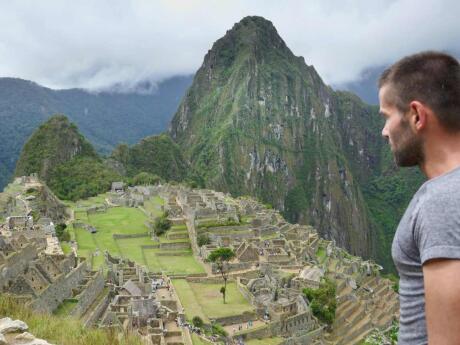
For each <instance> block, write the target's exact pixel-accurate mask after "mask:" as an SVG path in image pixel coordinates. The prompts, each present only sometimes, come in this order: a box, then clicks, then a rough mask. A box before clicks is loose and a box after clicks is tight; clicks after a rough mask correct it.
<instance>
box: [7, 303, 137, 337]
mask: <svg viewBox="0 0 460 345" xmlns="http://www.w3.org/2000/svg"><path fill="white" fill-rule="evenodd" d="M0 315H8V316H9V317H11V318H12V319H19V320H22V321H24V322H25V323H26V324H27V325H28V326H29V332H30V333H32V334H33V335H34V336H36V337H37V338H42V339H46V340H47V341H49V342H50V343H53V344H59V345H141V344H142V342H141V340H140V338H137V337H134V336H130V335H125V336H123V337H122V339H121V340H120V339H118V336H117V334H116V331H110V330H103V329H93V328H86V327H84V325H83V324H82V323H81V322H80V321H79V320H77V319H72V318H65V317H61V316H57V315H48V314H41V313H37V312H35V311H32V310H31V309H29V308H27V307H26V306H25V305H24V303H18V302H17V301H16V300H14V298H12V297H10V296H8V295H1V294H0Z"/></svg>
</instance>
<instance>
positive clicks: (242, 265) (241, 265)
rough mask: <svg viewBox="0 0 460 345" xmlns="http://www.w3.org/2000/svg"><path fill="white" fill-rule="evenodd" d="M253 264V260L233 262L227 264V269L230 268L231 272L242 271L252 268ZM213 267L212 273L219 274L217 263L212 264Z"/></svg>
mask: <svg viewBox="0 0 460 345" xmlns="http://www.w3.org/2000/svg"><path fill="white" fill-rule="evenodd" d="M252 266H253V263H252V262H231V263H230V264H228V265H227V266H226V269H228V270H229V272H232V271H242V270H247V269H250V268H251V267H252ZM211 269H212V274H217V273H218V272H217V271H218V268H217V265H216V264H215V263H212V264H211Z"/></svg>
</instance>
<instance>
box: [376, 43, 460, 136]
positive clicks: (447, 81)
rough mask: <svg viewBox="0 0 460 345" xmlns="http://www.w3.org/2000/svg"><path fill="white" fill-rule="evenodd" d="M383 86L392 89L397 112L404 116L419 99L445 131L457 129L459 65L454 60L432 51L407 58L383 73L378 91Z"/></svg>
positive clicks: (459, 89)
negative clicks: (430, 110) (388, 85)
mask: <svg viewBox="0 0 460 345" xmlns="http://www.w3.org/2000/svg"><path fill="white" fill-rule="evenodd" d="M386 84H390V85H391V86H392V88H393V91H394V94H393V101H394V105H395V106H396V107H397V108H398V110H400V111H402V112H404V113H405V112H407V111H408V110H409V103H410V102H412V101H414V100H418V101H420V102H422V103H424V104H426V105H427V106H429V107H430V108H431V109H432V110H433V111H434V113H435V114H436V116H437V117H438V119H439V121H440V122H441V124H442V125H443V126H444V127H445V128H447V129H450V130H460V64H459V62H458V61H457V59H455V58H454V57H452V56H450V55H448V54H445V53H441V52H435V51H427V52H422V53H418V54H414V55H410V56H406V57H405V58H403V59H401V60H399V61H398V62H396V63H395V64H394V65H392V66H390V67H389V68H387V69H386V70H385V71H384V72H383V73H382V75H381V76H380V79H379V88H381V87H382V86H384V85H386Z"/></svg>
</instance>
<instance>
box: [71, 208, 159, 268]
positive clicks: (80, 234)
mask: <svg viewBox="0 0 460 345" xmlns="http://www.w3.org/2000/svg"><path fill="white" fill-rule="evenodd" d="M146 219H147V218H146V216H145V215H144V213H143V212H142V211H140V210H139V209H137V208H128V207H114V208H109V209H108V210H107V212H106V213H96V214H92V215H89V216H88V220H87V221H86V222H87V223H88V224H91V225H93V226H94V227H96V229H97V233H95V234H91V233H89V232H88V231H86V230H85V229H81V228H77V229H74V234H75V239H76V240H77V242H78V253H79V255H81V256H85V257H88V258H89V257H90V254H91V253H93V252H95V251H96V249H99V251H100V255H99V256H97V257H94V261H93V269H95V268H98V267H100V265H101V264H103V261H104V260H103V259H104V257H103V252H104V250H108V251H109V252H110V253H111V254H113V255H119V256H125V257H127V258H131V259H133V260H136V261H138V262H139V264H141V265H144V264H145V263H144V262H143V260H142V252H141V248H140V246H141V245H145V244H152V243H153V242H152V241H151V240H150V238H149V237H141V238H135V239H123V240H117V241H115V240H114V239H113V237H112V235H113V234H136V233H145V232H147V231H148V229H147V227H146V226H145V225H144V221H145V220H146ZM120 241H122V242H120ZM120 243H121V245H120ZM122 247H123V248H124V249H123V250H121V249H120V248H122Z"/></svg>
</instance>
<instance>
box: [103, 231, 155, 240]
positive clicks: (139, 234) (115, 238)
mask: <svg viewBox="0 0 460 345" xmlns="http://www.w3.org/2000/svg"><path fill="white" fill-rule="evenodd" d="M149 236H150V234H149V233H148V232H141V233H137V234H113V235H112V237H113V239H114V240H119V239H124V238H141V237H149Z"/></svg>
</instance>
